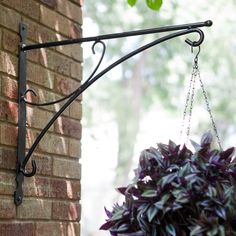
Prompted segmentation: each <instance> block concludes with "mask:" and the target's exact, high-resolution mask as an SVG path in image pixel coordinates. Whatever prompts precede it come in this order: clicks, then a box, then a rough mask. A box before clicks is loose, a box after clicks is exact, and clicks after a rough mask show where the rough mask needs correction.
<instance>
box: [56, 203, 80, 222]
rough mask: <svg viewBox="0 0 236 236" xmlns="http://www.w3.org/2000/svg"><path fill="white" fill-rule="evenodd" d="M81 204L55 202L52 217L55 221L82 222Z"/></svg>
mask: <svg viewBox="0 0 236 236" xmlns="http://www.w3.org/2000/svg"><path fill="white" fill-rule="evenodd" d="M80 210H81V209H80V204H78V203H72V202H69V203H67V202H53V205H52V217H53V219H55V220H73V221H78V220H80Z"/></svg>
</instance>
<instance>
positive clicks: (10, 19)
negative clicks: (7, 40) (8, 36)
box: [0, 1, 21, 33]
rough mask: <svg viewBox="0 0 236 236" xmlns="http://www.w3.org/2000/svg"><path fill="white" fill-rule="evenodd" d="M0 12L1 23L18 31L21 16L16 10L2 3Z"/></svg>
mask: <svg viewBox="0 0 236 236" xmlns="http://www.w3.org/2000/svg"><path fill="white" fill-rule="evenodd" d="M14 2H15V1H14ZM0 12H1V14H0V25H2V26H4V27H6V28H8V29H11V30H13V31H15V32H17V33H18V31H19V23H20V21H21V16H20V15H19V14H18V13H16V12H15V11H14V10H12V9H9V8H6V7H4V6H2V5H0Z"/></svg>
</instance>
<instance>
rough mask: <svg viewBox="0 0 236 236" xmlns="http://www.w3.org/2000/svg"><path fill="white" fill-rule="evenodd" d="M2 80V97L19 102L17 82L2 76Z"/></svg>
mask: <svg viewBox="0 0 236 236" xmlns="http://www.w3.org/2000/svg"><path fill="white" fill-rule="evenodd" d="M1 80H2V95H3V96H5V97H7V98H10V99H14V100H15V101H17V100H18V83H17V81H16V80H13V79H11V78H9V77H6V76H2V78H1Z"/></svg>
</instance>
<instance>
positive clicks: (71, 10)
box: [57, 0, 82, 25]
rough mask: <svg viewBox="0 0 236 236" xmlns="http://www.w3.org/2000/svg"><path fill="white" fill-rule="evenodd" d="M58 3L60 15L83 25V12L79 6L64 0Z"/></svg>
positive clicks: (59, 0)
mask: <svg viewBox="0 0 236 236" xmlns="http://www.w3.org/2000/svg"><path fill="white" fill-rule="evenodd" d="M57 2H58V7H57V8H58V11H59V12H60V13H62V14H63V15H65V16H66V17H68V18H70V19H71V20H73V21H76V22H77V23H79V24H81V25H82V11H81V8H80V7H79V6H78V5H76V4H74V3H72V2H70V1H64V0H58V1H57Z"/></svg>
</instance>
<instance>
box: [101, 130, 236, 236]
mask: <svg viewBox="0 0 236 236" xmlns="http://www.w3.org/2000/svg"><path fill="white" fill-rule="evenodd" d="M211 143H212V135H211V133H206V134H204V135H203V136H202V139H201V142H200V144H197V143H195V142H193V141H192V145H193V146H194V148H195V151H194V152H192V151H190V150H189V149H187V148H186V146H185V145H184V146H183V147H181V146H180V145H176V144H175V143H174V142H172V141H169V144H168V145H165V144H158V147H157V148H149V149H146V150H144V151H143V152H142V153H141V156H140V160H139V165H138V168H137V169H136V170H135V178H134V180H133V182H132V183H131V184H130V185H128V186H127V187H122V188H118V191H119V192H120V193H121V194H123V195H124V196H125V201H124V202H123V204H122V205H119V204H115V205H114V207H113V209H112V211H108V210H107V209H106V214H107V217H108V219H107V220H106V223H105V224H103V225H102V226H101V228H100V229H102V230H109V231H110V233H111V235H112V236H121V235H122V236H134V235H135V236H175V235H176V236H189V235H190V236H195V235H198V236H214V235H217V236H225V235H226V236H234V235H236V191H235V186H236V159H233V153H234V148H229V149H227V150H226V151H221V150H216V149H212V148H211Z"/></svg>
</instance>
